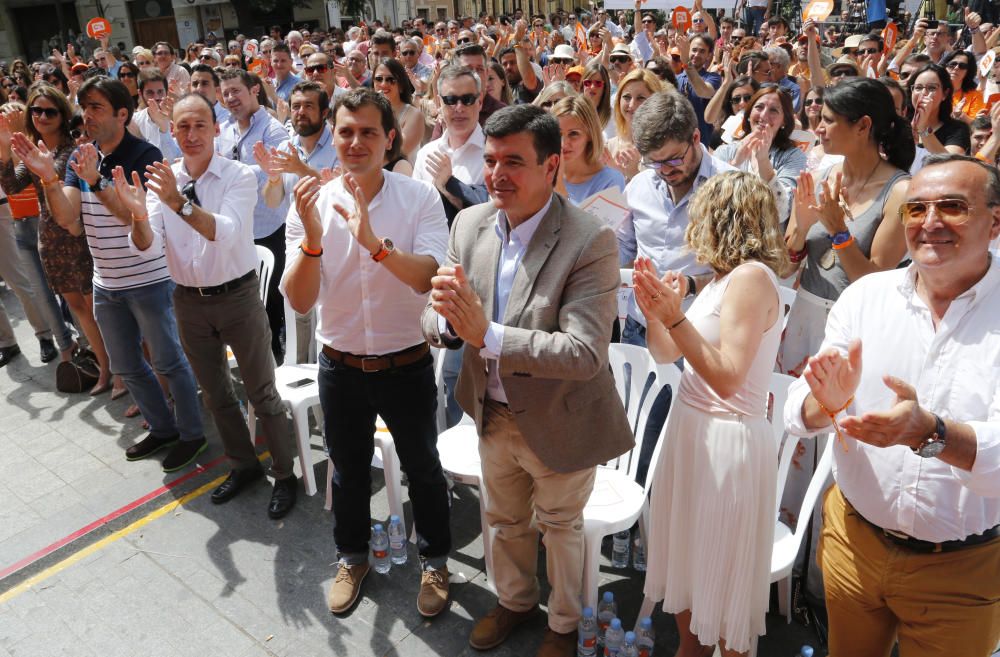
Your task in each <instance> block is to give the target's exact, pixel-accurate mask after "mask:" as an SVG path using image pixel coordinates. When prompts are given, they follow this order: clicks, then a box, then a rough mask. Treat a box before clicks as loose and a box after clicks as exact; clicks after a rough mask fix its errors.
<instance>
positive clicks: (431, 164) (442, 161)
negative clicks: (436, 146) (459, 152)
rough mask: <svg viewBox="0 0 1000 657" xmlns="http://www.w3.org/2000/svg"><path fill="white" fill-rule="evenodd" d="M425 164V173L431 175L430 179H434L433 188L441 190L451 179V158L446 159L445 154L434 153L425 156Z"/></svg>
mask: <svg viewBox="0 0 1000 657" xmlns="http://www.w3.org/2000/svg"><path fill="white" fill-rule="evenodd" d="M426 163H427V173H429V174H431V178H433V179H434V186H435V187H437V188H438V189H443V188H444V186H445V185H447V184H448V180H449V179H450V178H451V174H452V168H451V158H450V157H448V155H447V153H442V152H441V151H434V152H432V153H430V154H428V155H427V160H426Z"/></svg>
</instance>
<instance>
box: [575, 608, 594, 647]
mask: <svg viewBox="0 0 1000 657" xmlns="http://www.w3.org/2000/svg"><path fill="white" fill-rule="evenodd" d="M576 635H577V642H576V657H595V655H597V619H596V618H594V609H593V608H592V607H585V608H584V610H583V615H582V616H581V617H580V623H579V624H578V625H577V626H576Z"/></svg>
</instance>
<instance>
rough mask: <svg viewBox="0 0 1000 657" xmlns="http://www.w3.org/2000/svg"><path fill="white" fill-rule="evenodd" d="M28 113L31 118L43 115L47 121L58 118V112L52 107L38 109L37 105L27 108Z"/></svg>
mask: <svg viewBox="0 0 1000 657" xmlns="http://www.w3.org/2000/svg"><path fill="white" fill-rule="evenodd" d="M28 111H29V112H31V115H32V116H36V117H37V116H42V115H44V116H45V118H47V119H54V118H56V117H57V116H59V110H57V109H56V108H54V107H38V106H37V105H35V106H33V107H29V108H28Z"/></svg>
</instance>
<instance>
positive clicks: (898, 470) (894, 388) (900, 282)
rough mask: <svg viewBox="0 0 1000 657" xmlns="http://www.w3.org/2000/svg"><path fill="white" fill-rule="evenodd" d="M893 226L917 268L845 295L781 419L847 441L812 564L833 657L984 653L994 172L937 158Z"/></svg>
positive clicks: (992, 596) (996, 525) (998, 213)
mask: <svg viewBox="0 0 1000 657" xmlns="http://www.w3.org/2000/svg"><path fill="white" fill-rule="evenodd" d="M899 220H901V221H902V223H903V227H904V234H905V239H906V245H907V247H908V250H909V254H910V257H911V259H912V264H911V265H910V266H909V267H907V268H906V269H894V270H890V271H886V272H880V273H874V274H870V275H867V276H865V277H863V278H862V279H860V280H858V281H856V282H855V283H854V284H853V285H851V286H850V287H849V288H847V290H845V291H844V292H843V294H841V295H840V298H839V299H838V300H837V302H836V303H835V304H834V306H833V308H832V309H831V310H830V315H829V319H828V321H827V324H826V336H825V339H824V341H823V345H822V347H821V348H820V350H819V353H818V354H817V355H816V356H814V357H812V358H810V359H809V362H808V367H807V369H806V371H805V372H804V374H803V376H802V377H801V378H799V379H797V380H796V381H795V382H794V383H793V384H792V386H791V388H790V389H789V396H788V401H787V402H786V404H785V409H784V418H785V426H786V428H787V430H788V432H789V433H790V434H791V435H794V436H800V437H807V436H813V435H815V434H816V433H818V432H822V433H831V432H832V433H834V434H835V435H836V436H837V442H838V443H839V444H834V445H832V446H831V448H830V449H831V450H832V451H833V459H834V470H833V472H834V480H835V482H836V486H835V487H833V488H832V489H831V490H830V492H829V493H828V494H827V495H826V498H825V503H824V509H823V510H824V513H823V517H824V523H823V529H822V533H821V536H820V543H819V552H818V553H819V562H820V566H821V567H822V569H823V582H824V585H825V588H826V608H827V613H828V615H829V622H830V635H829V636H830V654H832V655H882V654H885V655H887V654H889V653H890V651H891V650H892V646H893V644H894V643H896V642H897V641H898V645H899V652H900V654H901V655H918V656H923V655H928V656H929V655H945V654H948V655H988V654H990V653H991V652H992V651H993V650H994V649H995V648H996V646H997V642H998V640H1000V623H998V622H997V618H998V617H1000V579H998V578H997V576H996V574H997V572H1000V379H998V377H997V367H998V364H1000V334H998V333H997V331H996V330H995V329H996V308H997V305H998V303H1000V261H998V260H997V258H996V256H992V255H991V254H990V252H989V245H990V242H991V241H993V240H996V239H997V237H998V236H1000V179H998V177H997V170H996V169H995V168H993V167H991V166H988V165H986V164H984V163H982V162H979V161H978V160H975V159H974V158H970V157H966V156H964V155H935V156H932V157H930V158H928V159H927V160H926V161H925V163H924V166H923V168H922V169H920V171H918V172H917V173H916V174H915V175H914V176H913V180H912V181H911V183H910V186H909V192H908V193H907V198H906V201H905V202H904V203H903V204H902V205H901V207H900V218H899ZM848 239H851V236H850V235H848ZM777 411H778V409H776V412H777Z"/></svg>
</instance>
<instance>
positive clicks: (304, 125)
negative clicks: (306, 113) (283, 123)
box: [295, 121, 323, 137]
mask: <svg viewBox="0 0 1000 657" xmlns="http://www.w3.org/2000/svg"><path fill="white" fill-rule="evenodd" d="M322 129H323V122H322V121H317V122H316V123H308V122H305V121H303V122H299V123H296V124H295V132H296V133H298V135H299V136H300V137H312V136H313V135H314V134H316V133H317V132H319V131H320V130H322Z"/></svg>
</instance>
